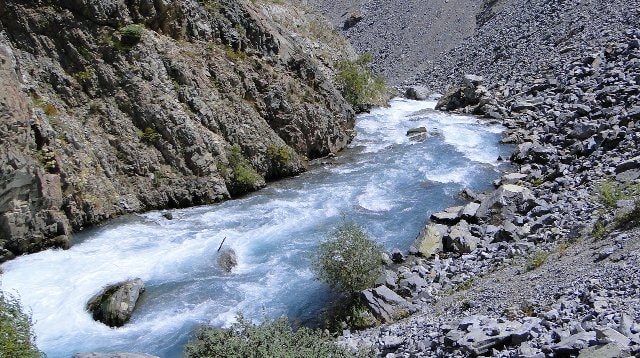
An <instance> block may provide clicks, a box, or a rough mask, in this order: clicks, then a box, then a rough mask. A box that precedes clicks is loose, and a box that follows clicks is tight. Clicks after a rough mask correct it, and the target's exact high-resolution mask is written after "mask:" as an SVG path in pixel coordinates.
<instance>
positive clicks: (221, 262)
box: [218, 249, 238, 272]
mask: <svg viewBox="0 0 640 358" xmlns="http://www.w3.org/2000/svg"><path fill="white" fill-rule="evenodd" d="M237 265H238V257H237V256H236V252H235V251H234V250H233V249H223V250H222V251H220V252H219V253H218V266H220V268H221V269H222V270H223V271H225V272H231V270H232V269H233V268H234V267H236V266H237Z"/></svg>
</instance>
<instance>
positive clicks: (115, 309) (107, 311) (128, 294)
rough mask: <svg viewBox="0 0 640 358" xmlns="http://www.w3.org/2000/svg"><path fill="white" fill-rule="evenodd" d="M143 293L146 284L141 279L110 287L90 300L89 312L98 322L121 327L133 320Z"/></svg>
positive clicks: (88, 304)
mask: <svg viewBox="0 0 640 358" xmlns="http://www.w3.org/2000/svg"><path fill="white" fill-rule="evenodd" d="M142 292H144V283H143V282H142V280H141V279H139V278H136V279H133V280H128V281H124V282H120V283H116V284H113V285H109V286H107V287H105V288H103V289H102V291H100V292H99V293H98V294H97V295H95V296H93V298H91V299H90V300H89V302H88V303H87V311H89V312H90V313H91V314H92V316H93V319H94V320H96V321H99V322H102V323H104V324H106V325H107V326H109V327H121V326H123V325H124V324H125V323H127V322H128V321H129V319H130V318H131V314H132V313H133V310H134V309H135V307H136V303H137V302H138V298H140V294H141V293H142Z"/></svg>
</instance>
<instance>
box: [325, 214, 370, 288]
mask: <svg viewBox="0 0 640 358" xmlns="http://www.w3.org/2000/svg"><path fill="white" fill-rule="evenodd" d="M381 257H382V249H381V248H380V247H379V246H378V245H377V244H376V243H375V242H373V241H371V240H370V239H369V238H368V237H367V234H366V233H365V232H364V230H363V229H362V227H360V226H358V225H356V224H352V223H343V224H341V225H340V226H338V228H337V229H336V231H335V232H334V233H333V237H332V238H331V239H329V240H327V241H325V242H323V243H321V244H320V247H319V248H318V250H317V252H316V254H315V256H314V257H313V269H314V271H315V273H316V277H317V278H319V279H320V280H322V281H325V282H326V283H328V284H329V285H330V286H331V287H333V288H336V289H338V290H340V291H343V292H345V293H348V294H351V295H352V296H355V295H357V294H358V293H359V292H360V291H362V290H364V289H367V288H370V287H372V286H373V285H374V283H375V281H376V279H377V278H378V276H380V273H381V272H382V260H381Z"/></svg>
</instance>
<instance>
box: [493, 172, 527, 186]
mask: <svg viewBox="0 0 640 358" xmlns="http://www.w3.org/2000/svg"><path fill="white" fill-rule="evenodd" d="M526 178H527V175H526V174H521V173H509V174H506V175H503V176H502V178H501V179H500V183H501V184H517V183H518V182H520V181H522V180H525V179H526Z"/></svg>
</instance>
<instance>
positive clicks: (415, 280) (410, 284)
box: [399, 274, 429, 291]
mask: <svg viewBox="0 0 640 358" xmlns="http://www.w3.org/2000/svg"><path fill="white" fill-rule="evenodd" d="M399 285H400V286H402V287H407V288H409V289H410V290H412V291H418V290H420V289H422V288H424V287H427V286H429V283H428V282H427V281H426V280H425V279H423V278H422V277H420V276H419V275H418V274H414V275H411V276H410V277H408V278H406V279H402V280H400V283H399Z"/></svg>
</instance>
